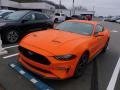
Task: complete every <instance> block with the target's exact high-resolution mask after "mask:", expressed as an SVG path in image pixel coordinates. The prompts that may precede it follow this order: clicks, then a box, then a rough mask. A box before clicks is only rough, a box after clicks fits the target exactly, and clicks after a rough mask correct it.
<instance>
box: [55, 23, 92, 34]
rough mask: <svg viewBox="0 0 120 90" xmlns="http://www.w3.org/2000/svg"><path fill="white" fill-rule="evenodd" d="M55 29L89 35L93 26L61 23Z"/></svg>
mask: <svg viewBox="0 0 120 90" xmlns="http://www.w3.org/2000/svg"><path fill="white" fill-rule="evenodd" d="M55 29H58V30H62V31H67V32H73V33H78V34H82V35H91V34H92V32H93V25H92V24H87V23H80V22H63V23H61V24H59V25H58V26H56V28H55Z"/></svg>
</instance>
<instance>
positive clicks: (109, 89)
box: [107, 58, 120, 90]
mask: <svg viewBox="0 0 120 90" xmlns="http://www.w3.org/2000/svg"><path fill="white" fill-rule="evenodd" d="M119 72H120V58H119V59H118V62H117V64H116V67H115V69H114V72H113V74H112V77H111V80H110V82H109V84H108V87H107V90H114V88H115V84H116V81H117V78H118V75H119Z"/></svg>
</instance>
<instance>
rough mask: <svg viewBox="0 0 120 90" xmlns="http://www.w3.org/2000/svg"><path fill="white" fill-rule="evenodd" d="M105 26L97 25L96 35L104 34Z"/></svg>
mask: <svg viewBox="0 0 120 90" xmlns="http://www.w3.org/2000/svg"><path fill="white" fill-rule="evenodd" d="M103 29H104V28H103V26H101V25H97V27H96V31H95V33H98V32H102V31H103Z"/></svg>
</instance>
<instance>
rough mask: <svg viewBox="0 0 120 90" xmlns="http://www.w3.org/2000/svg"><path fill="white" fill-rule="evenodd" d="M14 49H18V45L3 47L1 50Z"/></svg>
mask: <svg viewBox="0 0 120 90" xmlns="http://www.w3.org/2000/svg"><path fill="white" fill-rule="evenodd" d="M14 47H18V45H14V46H9V47H4V48H3V49H9V48H14Z"/></svg>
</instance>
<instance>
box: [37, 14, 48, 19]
mask: <svg viewBox="0 0 120 90" xmlns="http://www.w3.org/2000/svg"><path fill="white" fill-rule="evenodd" d="M35 19H36V20H46V19H48V17H47V16H46V15H44V14H39V13H35Z"/></svg>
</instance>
